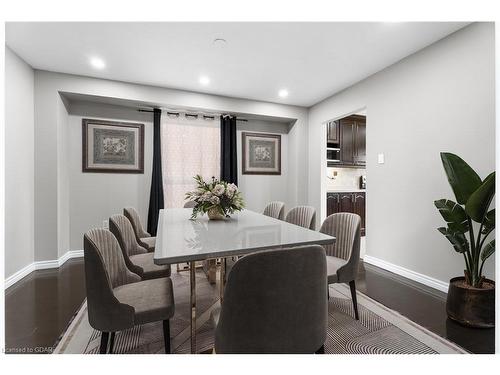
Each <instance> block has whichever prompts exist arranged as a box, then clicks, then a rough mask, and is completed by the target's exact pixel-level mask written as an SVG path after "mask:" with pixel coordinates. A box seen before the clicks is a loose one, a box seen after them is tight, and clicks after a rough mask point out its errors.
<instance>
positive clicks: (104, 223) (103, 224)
mask: <svg viewBox="0 0 500 375" xmlns="http://www.w3.org/2000/svg"><path fill="white" fill-rule="evenodd" d="M108 225H109V223H108V221H107V220H103V221H102V227H103V228H104V229H108Z"/></svg>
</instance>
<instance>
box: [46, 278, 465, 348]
mask: <svg viewBox="0 0 500 375" xmlns="http://www.w3.org/2000/svg"><path fill="white" fill-rule="evenodd" d="M172 281H173V284H174V295H175V300H176V313H175V316H174V318H173V319H171V322H170V329H171V338H172V339H171V345H172V350H173V352H174V353H177V354H187V353H189V352H190V340H189V338H190V324H189V323H190V321H189V317H190V303H189V275H188V273H186V272H181V273H175V272H174V273H173V275H172ZM197 303H198V319H197V327H198V328H197V352H198V353H210V352H211V350H212V348H213V339H214V336H213V332H214V328H213V326H212V324H211V320H210V313H211V311H212V310H213V309H214V308H216V307H218V305H219V301H218V288H217V286H215V285H210V284H209V283H208V282H207V280H206V278H205V276H204V274H203V273H202V272H201V271H200V272H199V273H198V274H197ZM358 308H359V315H360V319H359V321H357V320H355V319H354V311H353V306H352V301H351V297H350V291H349V288H348V287H347V286H346V285H332V286H330V300H329V306H328V313H329V316H328V331H327V341H326V343H325V352H326V353H327V354H440V353H442V354H445V353H454V354H458V353H467V352H466V351H465V350H464V349H462V348H460V347H458V346H457V345H455V344H453V343H451V342H450V341H447V340H445V339H444V338H442V337H440V336H438V335H436V334H434V333H432V332H430V331H429V330H427V329H425V328H424V327H421V326H419V325H417V324H416V323H414V322H412V321H410V320H409V319H407V318H405V317H404V316H402V315H400V314H398V313H397V312H395V311H393V310H391V309H388V308H387V307H385V306H383V305H382V304H380V303H378V302H376V301H374V300H372V299H371V298H369V297H367V296H365V295H364V294H362V293H359V292H358ZM162 335H163V331H162V325H161V322H158V323H151V324H145V325H142V326H137V327H134V328H132V329H129V330H126V331H122V332H118V333H117V334H116V338H115V348H114V352H115V353H117V354H118V353H126V354H133V353H144V354H146V353H148V354H151V353H153V354H154V353H158V354H161V353H164V345H163V336H162ZM100 337H101V334H100V332H98V331H96V330H94V329H93V328H92V327H90V325H89V323H88V319H87V307H86V304H83V306H82V307H81V308H80V310H79V311H78V313H77V314H76V316H75V318H74V319H73V321H72V323H71V324H70V325H69V327H68V329H67V330H66V332H65V333H64V334H63V335H62V338H61V340H60V341H59V343H58V345H57V347H56V348H55V350H54V353H72V354H95V353H98V351H99V341H100Z"/></svg>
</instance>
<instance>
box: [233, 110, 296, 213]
mask: <svg viewBox="0 0 500 375" xmlns="http://www.w3.org/2000/svg"><path fill="white" fill-rule="evenodd" d="M245 131H246V132H257V133H259V132H260V133H274V134H280V135H281V175H251V174H242V173H241V172H242V144H241V142H242V139H241V133H243V132H245ZM288 132H289V124H287V123H279V122H273V121H262V120H249V121H248V123H245V122H238V124H237V131H236V133H237V136H236V139H237V149H238V185H239V188H240V190H241V191H242V192H243V196H244V198H245V204H246V208H248V209H250V210H253V211H256V212H262V211H263V210H264V207H265V206H266V205H267V204H268V203H269V202H271V201H282V202H284V203H285V210H287V211H288V210H289V209H290V208H291V206H292V204H293V203H294V202H293V201H291V200H290V199H289V198H288V196H287V191H288V183H289V182H288V174H289V169H290V168H289V161H288V157H287V155H288Z"/></svg>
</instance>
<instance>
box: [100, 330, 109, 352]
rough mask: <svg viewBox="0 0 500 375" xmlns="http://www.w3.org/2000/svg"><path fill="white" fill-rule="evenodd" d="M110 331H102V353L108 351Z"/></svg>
mask: <svg viewBox="0 0 500 375" xmlns="http://www.w3.org/2000/svg"><path fill="white" fill-rule="evenodd" d="M108 339H109V332H101V346H100V348H99V353H100V354H106V353H107V351H108Z"/></svg>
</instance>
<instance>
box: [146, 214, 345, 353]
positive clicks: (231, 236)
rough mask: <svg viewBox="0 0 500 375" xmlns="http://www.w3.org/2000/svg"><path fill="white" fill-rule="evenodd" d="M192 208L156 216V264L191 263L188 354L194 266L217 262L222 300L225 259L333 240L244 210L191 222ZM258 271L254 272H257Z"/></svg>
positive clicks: (193, 348) (193, 330)
mask: <svg viewBox="0 0 500 375" xmlns="http://www.w3.org/2000/svg"><path fill="white" fill-rule="evenodd" d="M191 214H192V209H191V208H166V209H162V210H160V212H159V217H158V227H157V232H156V245H155V251H154V263H155V264H158V265H167V264H177V263H184V262H187V263H189V268H190V270H189V272H190V274H189V280H190V302H191V353H196V277H195V276H196V273H195V272H196V262H199V261H203V260H207V259H220V260H221V267H220V272H219V273H220V283H219V287H220V298H221V303H222V298H223V294H224V290H223V288H224V280H225V275H224V272H225V268H226V267H225V266H226V258H229V257H239V256H243V255H246V254H250V253H255V252H259V251H265V250H270V249H280V248H290V247H295V246H301V245H311V244H319V245H329V244H333V243H334V242H335V237H332V236H328V235H326V234H323V233H320V232H317V231H314V230H310V229H306V228H303V227H300V226H298V225H294V224H291V223H287V222H286V221H283V220H278V219H275V218H272V217H269V216H265V215H263V214H260V213H257V212H254V211H251V210H248V209H244V210H242V211H240V212H237V213H234V214H232V215H231V216H230V217H226V218H225V219H222V220H209V219H208V218H207V217H205V216H202V217H197V218H195V219H191ZM256 272H258V270H256Z"/></svg>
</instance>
